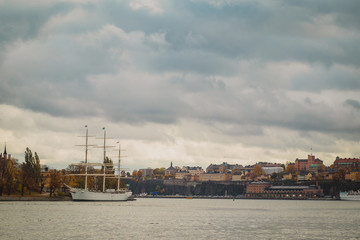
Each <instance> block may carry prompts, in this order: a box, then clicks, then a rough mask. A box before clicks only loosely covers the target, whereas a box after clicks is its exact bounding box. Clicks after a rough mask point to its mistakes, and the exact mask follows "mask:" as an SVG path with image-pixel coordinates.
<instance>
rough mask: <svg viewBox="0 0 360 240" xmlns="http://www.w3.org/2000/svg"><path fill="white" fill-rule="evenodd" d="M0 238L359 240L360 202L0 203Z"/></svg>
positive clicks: (175, 200) (141, 201)
mask: <svg viewBox="0 0 360 240" xmlns="http://www.w3.org/2000/svg"><path fill="white" fill-rule="evenodd" d="M0 216H1V218H0V239H360V232H359V222H360V201H358V202H355V201H354V202H350V201H296V200H290V201H289V200H235V201H233V200H229V199H192V200H189V199H138V200H137V201H132V202H0Z"/></svg>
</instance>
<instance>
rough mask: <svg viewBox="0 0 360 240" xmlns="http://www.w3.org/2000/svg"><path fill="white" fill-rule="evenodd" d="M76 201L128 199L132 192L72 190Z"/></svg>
mask: <svg viewBox="0 0 360 240" xmlns="http://www.w3.org/2000/svg"><path fill="white" fill-rule="evenodd" d="M70 193H71V197H72V199H73V200H74V201H127V200H128V198H129V197H130V196H131V195H132V192H130V191H127V192H91V191H85V190H83V189H76V190H73V191H71V192H70Z"/></svg>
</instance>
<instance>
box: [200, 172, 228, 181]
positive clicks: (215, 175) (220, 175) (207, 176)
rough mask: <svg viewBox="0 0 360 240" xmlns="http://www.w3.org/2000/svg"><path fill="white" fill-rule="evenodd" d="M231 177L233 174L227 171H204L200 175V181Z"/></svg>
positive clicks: (223, 179)
mask: <svg viewBox="0 0 360 240" xmlns="http://www.w3.org/2000/svg"><path fill="white" fill-rule="evenodd" d="M230 179H231V174H227V173H202V174H200V175H199V181H202V182H206V181H228V180H230Z"/></svg>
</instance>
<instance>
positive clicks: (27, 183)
mask: <svg viewBox="0 0 360 240" xmlns="http://www.w3.org/2000/svg"><path fill="white" fill-rule="evenodd" d="M40 179H41V168H40V158H39V156H38V154H37V153H36V152H35V156H33V155H32V152H31V150H30V149H29V148H26V151H25V162H23V164H22V165H21V185H22V186H21V195H24V189H25V187H26V188H27V189H28V190H29V193H31V192H30V190H34V191H40Z"/></svg>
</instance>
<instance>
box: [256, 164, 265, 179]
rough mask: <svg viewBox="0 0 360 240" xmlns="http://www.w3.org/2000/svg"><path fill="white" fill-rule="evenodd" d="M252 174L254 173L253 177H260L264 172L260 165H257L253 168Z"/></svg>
mask: <svg viewBox="0 0 360 240" xmlns="http://www.w3.org/2000/svg"><path fill="white" fill-rule="evenodd" d="M254 173H255V175H257V176H261V175H263V174H264V171H263V169H262V167H261V165H259V164H258V165H255V167H254Z"/></svg>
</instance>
